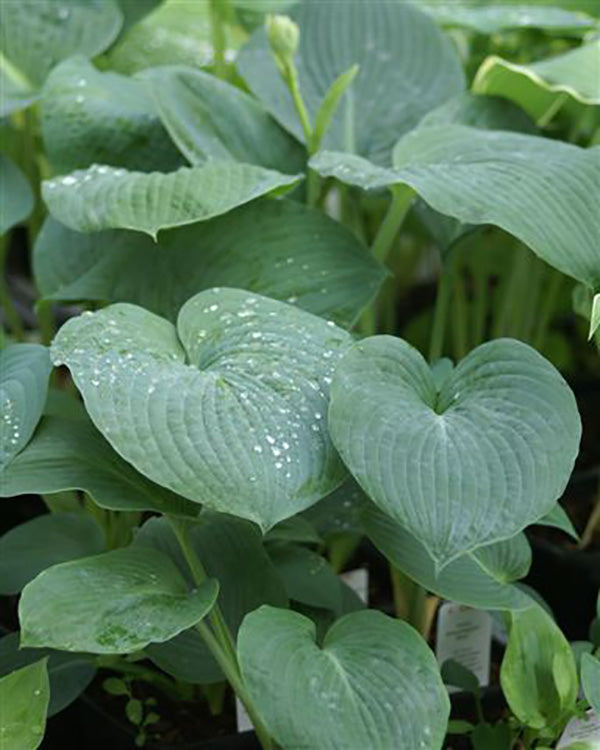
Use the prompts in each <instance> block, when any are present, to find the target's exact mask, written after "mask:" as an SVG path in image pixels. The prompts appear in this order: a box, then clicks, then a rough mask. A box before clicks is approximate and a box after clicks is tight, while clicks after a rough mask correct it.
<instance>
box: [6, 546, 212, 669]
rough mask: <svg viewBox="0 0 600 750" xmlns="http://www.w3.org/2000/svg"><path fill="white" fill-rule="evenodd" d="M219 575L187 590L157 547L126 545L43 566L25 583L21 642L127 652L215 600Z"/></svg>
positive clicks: (195, 618)
mask: <svg viewBox="0 0 600 750" xmlns="http://www.w3.org/2000/svg"><path fill="white" fill-rule="evenodd" d="M218 591H219V586H218V583H217V582H216V581H214V580H212V579H208V580H207V581H206V582H205V583H203V584H202V585H201V586H199V587H198V588H195V589H193V590H189V589H188V586H187V585H186V582H185V580H184V579H183V578H182V576H181V575H180V573H179V572H178V570H177V568H176V567H175V565H174V564H173V563H172V562H171V560H170V559H169V558H168V557H167V556H166V555H165V554H163V553H162V552H158V551H157V550H152V549H147V548H143V547H126V548H124V549H119V550H115V551H114V552H106V553H104V554H102V555H97V556H95V557H87V558H84V559H83V560H74V561H72V562H67V563H61V564H60V565H55V566H54V567H52V568H48V569H47V570H45V571H44V572H43V573H40V575H39V576H38V577H37V578H34V580H33V581H31V583H28V584H27V586H25V588H24V589H23V593H22V595H21V600H20V602H19V620H20V622H21V644H22V645H23V646H34V647H35V646H49V647H50V648H58V649H60V650H62V651H88V652H90V653H93V654H125V653H129V652H131V651H137V650H139V649H142V648H144V646H147V645H148V644H149V643H154V642H157V641H158V642H160V641H166V640H169V638H172V637H173V636H175V635H177V633H180V632H181V631H183V630H185V629H187V628H189V627H191V626H192V625H195V624H196V623H197V622H199V621H200V620H201V619H202V618H203V617H204V616H205V615H206V614H207V613H208V612H209V611H210V609H211V608H212V606H213V605H214V603H215V601H216V598H217V594H218Z"/></svg>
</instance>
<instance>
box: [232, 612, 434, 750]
mask: <svg viewBox="0 0 600 750" xmlns="http://www.w3.org/2000/svg"><path fill="white" fill-rule="evenodd" d="M238 653H239V659H240V666H241V670H242V674H243V677H244V681H245V683H246V686H247V688H248V692H249V693H250V698H251V699H252V701H253V703H254V705H255V706H256V708H257V709H258V711H259V713H260V715H261V717H262V718H263V720H264V722H265V724H266V726H267V728H268V729H269V731H270V733H271V734H272V735H273V737H274V738H275V740H276V741H277V742H278V743H279V744H280V745H282V746H283V747H289V748H292V747H294V748H295V747H311V748H312V747H314V748H317V747H318V748H322V749H323V750H333V749H334V748H381V749H382V750H383V748H386V749H387V748H392V747H393V748H422V749H423V750H437V749H438V748H439V747H440V746H441V744H442V741H443V738H444V734H445V732H446V726H447V721H448V714H449V701H448V695H447V693H446V689H445V688H444V686H443V683H442V681H441V678H440V674H439V670H438V667H437V664H436V661H435V658H434V656H433V654H432V653H431V651H430V650H429V648H428V647H427V645H426V643H425V642H424V641H423V640H422V639H421V638H420V636H419V635H418V634H417V632H416V631H415V630H413V628H412V627H411V626H410V625H407V624H406V623H403V622H400V621H399V620H394V619H392V618H390V617H387V616H386V615H383V614H381V613H380V612H375V611H373V610H365V611H362V612H355V613H353V614H350V615H346V616H345V617H342V618H341V619H340V620H338V621H337V622H336V623H335V624H334V625H333V626H332V627H331V628H330V630H329V632H328V633H327V635H326V636H325V638H324V641H323V644H322V645H319V644H317V643H316V642H315V626H314V623H313V622H311V621H310V620H309V619H308V618H306V617H304V616H303V615H300V614H298V613H296V612H290V611H285V610H281V609H275V608H273V607H261V608H260V609H258V610H256V611H255V612H252V613H251V614H249V615H248V616H247V617H246V619H245V620H244V622H243V624H242V627H241V628H240V632H239V635H238Z"/></svg>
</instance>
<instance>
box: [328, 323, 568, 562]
mask: <svg viewBox="0 0 600 750" xmlns="http://www.w3.org/2000/svg"><path fill="white" fill-rule="evenodd" d="M329 427H330V431H331V437H332V440H333V442H334V444H335V446H336V447H337V449H338V451H339V452H340V455H341V457H342V459H343V460H344V463H345V464H346V465H347V466H348V468H349V469H350V471H351V472H352V474H353V475H354V477H355V479H357V481H358V482H359V484H360V485H361V486H362V488H363V489H364V490H365V492H366V493H367V494H368V495H369V496H370V497H371V498H372V500H373V501H374V502H375V503H376V504H377V505H378V506H379V507H380V508H381V509H382V510H383V511H384V512H385V513H387V514H388V515H390V516H391V517H392V518H394V519H396V520H397V521H398V522H399V523H400V524H402V525H403V526H404V527H405V528H406V529H407V530H408V531H410V532H411V534H413V535H414V536H416V537H417V538H418V539H419V540H420V541H421V542H422V543H423V544H424V546H425V547H426V548H427V550H428V551H429V553H430V554H431V556H432V557H433V558H434V560H435V561H436V564H437V565H438V566H439V567H442V566H444V565H446V564H448V563H449V562H451V561H452V560H453V559H455V558H457V557H459V556H460V555H462V554H464V553H466V552H471V551H473V550H475V549H477V548H478V547H481V546H483V545H486V544H491V543H492V542H496V541H500V540H503V539H508V538H509V537H512V536H514V535H515V534H517V533H518V532H519V531H521V530H522V529H523V528H524V527H525V526H527V525H528V524H530V523H533V522H534V521H536V520H538V519H539V518H540V517H542V516H543V515H544V514H546V513H547V512H548V511H550V510H551V509H552V507H553V506H554V503H555V502H556V500H557V499H558V497H559V496H560V494H561V493H562V491H563V489H564V487H565V485H566V483H567V481H568V479H569V476H570V473H571V470H572V468H573V464H574V462H575V458H576V456H577V452H578V449H579V439H580V435H581V424H580V420H579V414H578V412H577V405H576V402H575V398H574V396H573V394H572V392H571V390H570V389H569V387H568V386H567V384H566V383H565V381H564V380H563V379H562V377H561V375H560V374H559V373H558V371H557V370H555V369H554V367H552V365H551V364H550V363H549V362H547V361H546V360H545V359H544V358H543V357H542V356H540V355H539V354H538V353H537V352H536V351H535V350H534V349H532V348H530V347H529V346H527V345H526V344H523V343H521V342H519V341H516V340H512V339H498V340H496V341H492V342H489V343H486V344H483V345H482V346H480V347H478V348H477V349H475V350H474V351H472V352H471V353H470V354H469V355H468V356H467V357H466V358H465V359H464V360H463V361H462V362H460V363H459V364H458V365H457V366H456V368H455V369H454V370H453V372H452V374H451V376H450V377H449V378H448V379H447V380H446V381H445V382H444V383H443V384H442V387H441V389H440V390H438V389H437V388H436V386H435V382H434V378H433V375H432V373H431V370H430V368H429V367H428V365H427V363H426V362H425V360H424V359H423V357H422V356H421V355H420V354H419V353H418V352H417V351H416V350H415V349H413V348H412V347H411V346H409V345H408V344H407V343H406V342H404V341H402V340H401V339H396V338H392V337H390V336H376V337H373V338H370V339H365V340H363V341H361V342H359V343H357V344H355V345H354V346H353V347H351V349H350V350H349V351H348V353H347V354H346V355H345V356H344V357H343V358H342V360H341V362H340V364H339V366H338V368H337V370H336V374H335V377H334V380H333V384H332V389H331V404H330V408H329Z"/></svg>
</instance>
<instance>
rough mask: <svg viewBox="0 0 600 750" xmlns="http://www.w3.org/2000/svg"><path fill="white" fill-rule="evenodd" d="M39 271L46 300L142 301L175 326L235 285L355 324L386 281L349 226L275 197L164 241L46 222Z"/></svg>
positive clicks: (163, 237) (175, 233)
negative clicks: (203, 294) (204, 294)
mask: <svg viewBox="0 0 600 750" xmlns="http://www.w3.org/2000/svg"><path fill="white" fill-rule="evenodd" d="M34 269H35V277H36V281H37V283H38V285H39V287H40V289H41V291H42V294H43V295H44V296H46V297H52V298H53V299H61V300H80V299H90V300H107V301H110V302H134V303H136V304H139V305H141V306H142V307H145V308H146V309H148V310H151V311H152V312H155V313H157V314H158V315H163V316H164V317H166V318H169V319H170V320H175V319H176V317H177V313H178V312H179V309H180V307H181V306H182V305H183V303H184V302H185V301H186V300H188V299H189V298H190V297H191V296H192V295H194V294H196V293H197V292H198V291H201V290H202V289H207V288H211V287H213V286H219V285H232V286H236V287H239V288H241V289H248V290H250V291H252V292H257V293H258V294H264V295H266V296H269V297H273V298H275V299H280V300H282V301H287V302H290V303H293V304H295V305H297V306H298V307H300V308H302V309H304V310H308V311H309V312H312V313H314V314H315V315H321V316H322V317H326V318H331V319H332V320H334V321H335V322H336V323H338V324H340V325H342V326H349V325H351V324H352V323H353V322H354V321H355V320H356V319H357V317H358V315H359V313H360V311H361V310H362V309H363V308H364V307H365V306H366V305H367V304H368V303H369V302H370V301H371V300H372V299H373V297H374V296H375V294H376V292H377V290H378V289H379V287H380V285H381V284H382V282H383V280H384V278H385V271H384V269H383V268H382V267H381V266H380V265H379V264H378V263H377V262H376V261H375V260H374V259H373V257H372V255H371V254H370V253H369V252H368V251H367V249H366V248H365V247H363V245H362V244H361V243H360V242H359V241H358V240H357V239H356V238H355V236H354V235H353V234H352V232H350V231H349V230H348V229H346V228H345V227H343V226H342V225H341V224H339V223H338V222H336V221H333V220H332V219H330V218H329V217H327V216H325V215H324V214H322V213H321V212H320V211H316V210H313V209H309V208H307V207H305V206H303V205H302V204H300V203H296V202H294V201H287V200H278V201H273V200H268V199H259V200H257V201H253V202H252V203H250V204H249V205H247V206H241V207H240V208H237V209H234V210H233V211H231V212H229V213H227V214H226V215H225V216H223V217H217V218H215V219H210V220H209V221H207V222H203V223H202V224H199V225H196V226H192V227H185V228H181V229H176V230H172V231H169V232H166V233H164V234H161V235H160V237H159V240H158V242H156V243H155V242H153V241H152V240H151V239H150V238H149V237H145V236H144V235H141V234H139V233H132V232H127V231H109V232H100V233H93V234H89V235H84V234H81V233H79V232H75V231H73V230H71V229H68V228H67V227H65V226H64V225H62V224H59V223H58V222H56V221H55V220H53V219H51V218H48V219H47V220H46V222H45V224H44V225H43V227H42V230H41V232H40V234H39V235H38V239H37V242H36V245H35V250H34ZM166 279H173V280H174V282H173V283H169V284H167V283H165V280H166ZM175 282H176V283H175Z"/></svg>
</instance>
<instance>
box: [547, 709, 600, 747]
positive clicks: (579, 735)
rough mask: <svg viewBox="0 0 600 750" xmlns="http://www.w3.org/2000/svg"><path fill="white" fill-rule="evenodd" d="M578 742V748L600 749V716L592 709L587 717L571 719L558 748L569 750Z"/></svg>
mask: <svg viewBox="0 0 600 750" xmlns="http://www.w3.org/2000/svg"><path fill="white" fill-rule="evenodd" d="M576 743H577V748H578V750H579V749H580V748H581V749H582V748H584V747H585V748H586V750H600V716H598V715H597V714H595V713H594V711H593V710H592V709H590V710H589V711H588V713H587V718H585V719H571V721H570V722H569V723H568V724H567V726H566V728H565V731H564V732H563V735H562V737H561V738H560V741H559V743H558V745H557V746H556V750H568V749H569V748H570V747H571V746H573V745H575V744H576Z"/></svg>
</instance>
